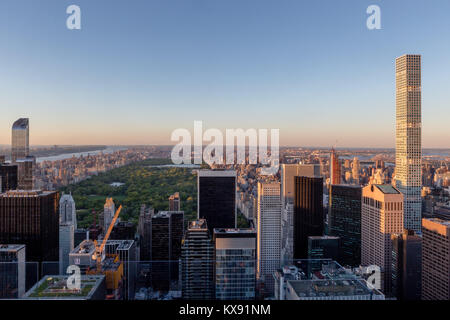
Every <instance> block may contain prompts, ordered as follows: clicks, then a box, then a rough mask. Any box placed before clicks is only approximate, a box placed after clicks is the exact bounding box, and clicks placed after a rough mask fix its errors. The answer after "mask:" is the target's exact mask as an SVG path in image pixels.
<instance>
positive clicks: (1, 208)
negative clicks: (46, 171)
mask: <svg viewBox="0 0 450 320" xmlns="http://www.w3.org/2000/svg"><path fill="white" fill-rule="evenodd" d="M58 207H59V193H58V192H55V191H8V192H6V193H3V194H0V243H3V244H17V243H20V244H24V245H26V261H27V262H42V261H53V262H56V261H58V260H59V250H58V246H59V208H58Z"/></svg>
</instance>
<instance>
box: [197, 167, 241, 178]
mask: <svg viewBox="0 0 450 320" xmlns="http://www.w3.org/2000/svg"><path fill="white" fill-rule="evenodd" d="M197 171H198V176H199V177H236V171H235V170H225V169H215V170H197Z"/></svg>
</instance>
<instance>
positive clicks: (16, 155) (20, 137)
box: [11, 118, 30, 163]
mask: <svg viewBox="0 0 450 320" xmlns="http://www.w3.org/2000/svg"><path fill="white" fill-rule="evenodd" d="M29 152H30V127H29V119H28V118H20V119H18V120H16V121H15V122H14V123H13V126H12V135H11V162H12V163H16V161H17V159H24V158H26V157H27V156H28V155H29Z"/></svg>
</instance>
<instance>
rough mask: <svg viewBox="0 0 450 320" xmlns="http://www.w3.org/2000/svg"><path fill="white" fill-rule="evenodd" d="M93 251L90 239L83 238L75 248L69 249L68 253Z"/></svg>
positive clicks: (90, 252)
mask: <svg viewBox="0 0 450 320" xmlns="http://www.w3.org/2000/svg"><path fill="white" fill-rule="evenodd" d="M94 251H95V244H94V241H92V240H83V241H82V242H81V243H80V244H79V245H78V246H77V247H76V248H74V249H73V250H72V251H70V254H89V255H92V254H93V253H94Z"/></svg>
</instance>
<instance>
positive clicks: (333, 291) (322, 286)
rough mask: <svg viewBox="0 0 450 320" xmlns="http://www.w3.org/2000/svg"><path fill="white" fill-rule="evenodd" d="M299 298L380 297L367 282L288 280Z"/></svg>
mask: <svg viewBox="0 0 450 320" xmlns="http://www.w3.org/2000/svg"><path fill="white" fill-rule="evenodd" d="M288 283H289V285H290V286H291V287H292V288H293V289H294V290H295V293H296V294H297V296H298V297H299V298H307V297H324V298H326V297H339V296H359V295H371V294H374V295H379V296H382V293H380V292H379V291H377V290H372V289H370V288H369V287H368V285H367V282H366V281H365V280H360V279H358V280H350V279H345V280H288Z"/></svg>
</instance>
